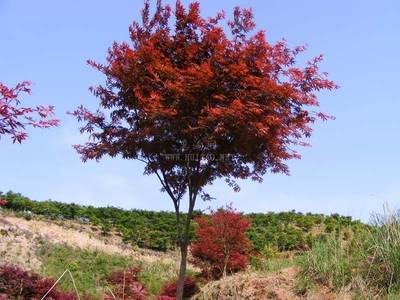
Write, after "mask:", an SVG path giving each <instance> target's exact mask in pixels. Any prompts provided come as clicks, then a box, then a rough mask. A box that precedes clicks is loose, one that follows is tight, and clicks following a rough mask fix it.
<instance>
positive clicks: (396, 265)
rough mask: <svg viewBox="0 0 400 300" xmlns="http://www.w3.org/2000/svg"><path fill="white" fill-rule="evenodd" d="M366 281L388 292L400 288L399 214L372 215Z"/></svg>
mask: <svg viewBox="0 0 400 300" xmlns="http://www.w3.org/2000/svg"><path fill="white" fill-rule="evenodd" d="M373 225H374V227H373V229H372V231H371V233H370V238H369V240H368V247H369V249H368V252H369V253H368V254H369V256H368V265H369V268H368V270H367V273H366V274H365V278H366V280H367V281H368V282H369V283H370V284H371V285H373V286H374V287H376V288H378V289H382V290H385V291H388V292H392V291H394V290H399V288H400V214H399V212H396V213H392V214H389V213H386V214H383V215H374V217H373Z"/></svg>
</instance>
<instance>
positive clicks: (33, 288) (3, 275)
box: [0, 265, 88, 300]
mask: <svg viewBox="0 0 400 300" xmlns="http://www.w3.org/2000/svg"><path fill="white" fill-rule="evenodd" d="M54 282H55V281H54V280H53V279H50V278H42V277H41V276H40V275H39V274H36V273H34V272H28V271H25V270H23V269H21V268H19V267H15V266H8V265H3V266H0V299H32V300H36V299H41V298H42V297H43V296H44V295H45V294H46V293H47V291H49V290H50V288H51V287H52V286H53V284H54ZM76 299H78V298H77V296H76V295H75V294H74V293H72V292H71V293H68V292H63V291H60V290H58V289H57V288H54V289H52V290H51V292H50V293H49V294H48V295H47V296H46V300H76ZM85 299H88V298H86V297H85Z"/></svg>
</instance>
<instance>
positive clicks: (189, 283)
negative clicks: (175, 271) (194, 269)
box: [158, 277, 199, 300]
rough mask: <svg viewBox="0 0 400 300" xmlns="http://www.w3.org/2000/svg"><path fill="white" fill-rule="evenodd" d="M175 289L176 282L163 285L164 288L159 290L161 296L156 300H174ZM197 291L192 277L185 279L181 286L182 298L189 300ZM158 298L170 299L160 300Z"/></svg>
mask: <svg viewBox="0 0 400 300" xmlns="http://www.w3.org/2000/svg"><path fill="white" fill-rule="evenodd" d="M177 287H178V282H177V281H173V282H169V283H166V284H164V286H163V287H162V288H161V296H159V298H158V300H161V299H163V300H167V299H175V295H176V290H177ZM198 291H199V287H198V286H197V283H196V281H195V280H194V279H193V278H192V277H185V280H184V285H183V298H185V299H189V298H190V297H192V296H194V295H195V294H196V293H197V292H198ZM160 297H170V298H160Z"/></svg>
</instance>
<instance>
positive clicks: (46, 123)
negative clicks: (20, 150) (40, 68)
mask: <svg viewBox="0 0 400 300" xmlns="http://www.w3.org/2000/svg"><path fill="white" fill-rule="evenodd" d="M29 86H30V83H29V82H28V81H24V82H22V83H18V84H17V85H16V86H15V87H13V88H9V87H7V86H5V85H4V84H2V83H1V82H0V138H1V136H3V135H10V136H11V138H12V140H13V142H14V143H15V142H18V143H21V142H22V141H23V140H25V139H26V138H27V137H28V134H27V133H26V131H25V128H26V126H33V127H37V128H48V127H52V126H57V125H58V123H59V121H58V120H56V119H52V118H51V116H52V115H53V114H54V107H53V106H37V107H20V106H19V104H20V100H19V96H20V94H21V93H28V94H29V93H30V92H31V89H30V87H29Z"/></svg>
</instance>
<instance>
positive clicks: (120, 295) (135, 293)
mask: <svg viewBox="0 0 400 300" xmlns="http://www.w3.org/2000/svg"><path fill="white" fill-rule="evenodd" d="M141 270H142V267H141V266H137V267H133V268H131V269H129V270H120V271H115V272H113V273H112V274H111V275H110V276H109V277H107V278H106V282H107V283H108V284H109V285H110V286H111V289H112V294H113V295H112V294H111V293H107V294H106V296H105V299H114V296H115V297H116V298H117V299H134V300H143V299H147V295H148V293H147V290H146V289H145V288H144V286H143V285H142V284H141V283H140V282H139V279H138V274H139V272H140V271H141Z"/></svg>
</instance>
